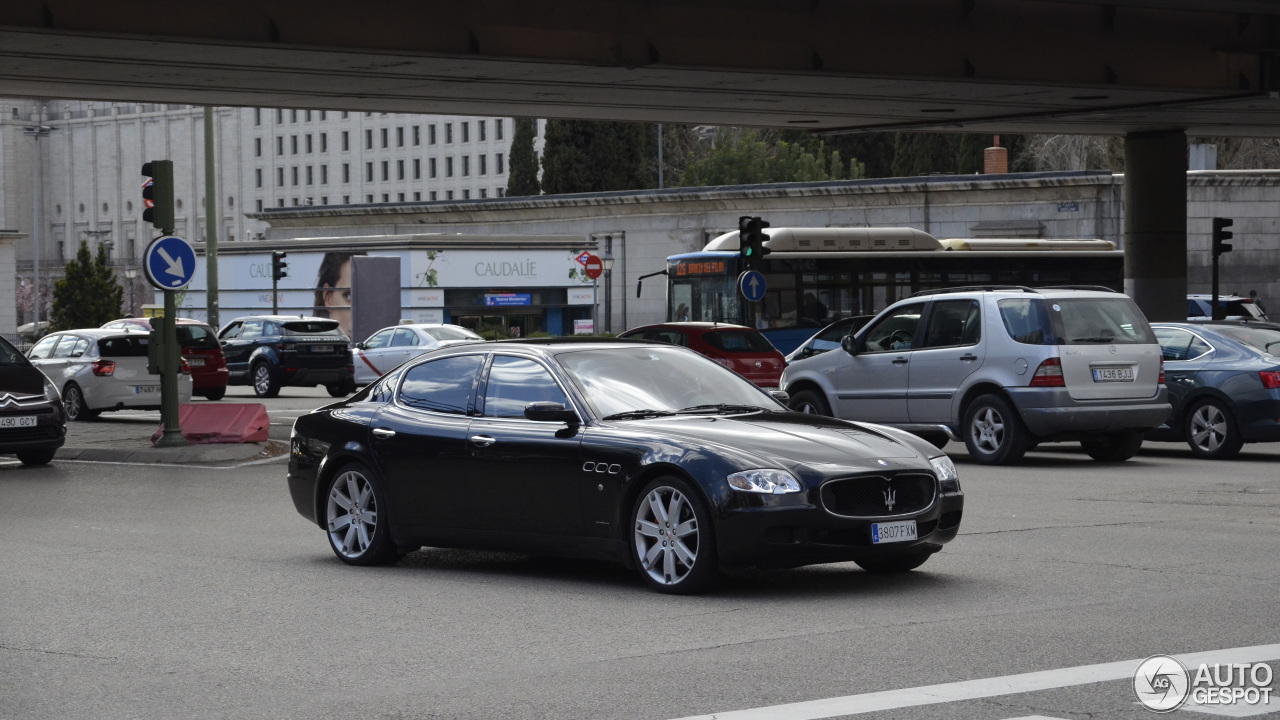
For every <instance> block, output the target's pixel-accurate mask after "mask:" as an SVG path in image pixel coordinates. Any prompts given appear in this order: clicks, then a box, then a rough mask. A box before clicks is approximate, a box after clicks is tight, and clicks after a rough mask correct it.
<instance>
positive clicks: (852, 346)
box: [840, 335, 859, 355]
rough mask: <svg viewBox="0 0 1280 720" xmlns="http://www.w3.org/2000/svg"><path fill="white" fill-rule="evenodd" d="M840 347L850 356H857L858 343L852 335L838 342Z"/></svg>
mask: <svg viewBox="0 0 1280 720" xmlns="http://www.w3.org/2000/svg"><path fill="white" fill-rule="evenodd" d="M840 347H841V348H844V351H845V352H847V353H849V354H850V355H857V354H858V352H859V349H858V341H857V340H856V339H855V338H854V337H853V336H852V335H845V336H844V338H842V339H841V340H840Z"/></svg>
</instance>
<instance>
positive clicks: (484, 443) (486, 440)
mask: <svg viewBox="0 0 1280 720" xmlns="http://www.w3.org/2000/svg"><path fill="white" fill-rule="evenodd" d="M471 442H473V443H475V444H476V445H479V446H480V447H489V446H490V445H492V444H494V443H495V442H497V441H496V440H494V439H493V438H491V437H489V436H488V435H472V436H471Z"/></svg>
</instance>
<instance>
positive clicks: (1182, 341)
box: [1152, 328, 1213, 360]
mask: <svg viewBox="0 0 1280 720" xmlns="http://www.w3.org/2000/svg"><path fill="white" fill-rule="evenodd" d="M1152 330H1153V331H1154V332H1155V334H1156V342H1158V343H1160V356H1161V357H1162V358H1164V359H1165V360H1192V359H1194V358H1198V357H1200V356H1201V355H1203V354H1205V353H1207V352H1209V351H1210V350H1212V349H1213V348H1212V347H1210V346H1209V344H1208V343H1206V342H1205V341H1203V340H1201V339H1200V338H1198V337H1196V336H1195V334H1194V333H1190V332H1187V331H1186V330H1183V329H1181V328H1152Z"/></svg>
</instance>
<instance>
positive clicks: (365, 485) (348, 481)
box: [325, 470, 378, 559]
mask: <svg viewBox="0 0 1280 720" xmlns="http://www.w3.org/2000/svg"><path fill="white" fill-rule="evenodd" d="M325 516H326V517H325V519H326V520H327V521H328V527H329V542H330V543H332V545H333V548H334V549H335V550H337V551H338V553H339V554H340V555H342V556H343V557H347V558H352V559H354V558H358V557H360V556H361V555H364V553H365V551H366V550H368V549H369V544H370V543H372V542H373V534H374V531H375V530H377V528H378V502H377V500H376V499H375V498H374V496H373V486H372V485H370V484H369V479H368V478H366V477H365V476H364V475H363V474H361V473H358V472H356V471H355V470H348V471H346V472H344V473H342V474H341V475H339V476H338V479H337V481H336V482H334V483H333V489H332V490H330V491H329V503H328V510H327V511H326V513H325Z"/></svg>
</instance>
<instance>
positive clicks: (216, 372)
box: [102, 317, 230, 400]
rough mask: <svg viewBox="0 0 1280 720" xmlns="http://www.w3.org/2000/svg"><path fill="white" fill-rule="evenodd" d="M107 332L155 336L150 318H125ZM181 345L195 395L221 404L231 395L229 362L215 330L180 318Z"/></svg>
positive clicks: (179, 334) (194, 321)
mask: <svg viewBox="0 0 1280 720" xmlns="http://www.w3.org/2000/svg"><path fill="white" fill-rule="evenodd" d="M102 327H103V328H105V329H107V330H134V329H137V330H139V331H141V332H151V319H150V318H122V319H120V320H112V321H111V322H109V323H107V324H106V325H103V326H102ZM178 342H180V343H182V359H183V360H186V361H187V365H188V366H189V367H190V368H191V382H192V384H193V386H192V391H193V394H195V395H203V396H204V397H206V398H208V399H209V400H221V399H222V397H223V396H224V395H226V394H227V380H228V378H229V377H230V374H229V373H228V372H227V359H226V358H225V357H223V355H222V345H221V344H219V343H218V334H217V333H216V332H214V330H213V328H211V327H209V326H208V325H206V324H204V323H202V322H200V321H199V320H192V319H191V318H183V317H180V318H178Z"/></svg>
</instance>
